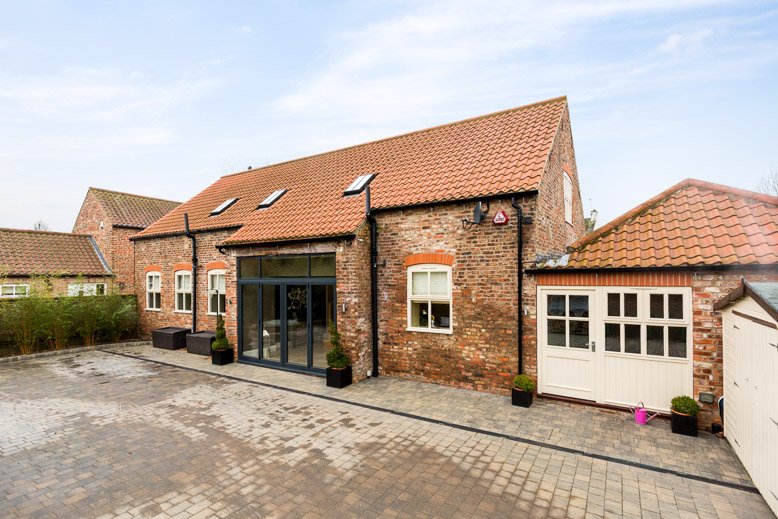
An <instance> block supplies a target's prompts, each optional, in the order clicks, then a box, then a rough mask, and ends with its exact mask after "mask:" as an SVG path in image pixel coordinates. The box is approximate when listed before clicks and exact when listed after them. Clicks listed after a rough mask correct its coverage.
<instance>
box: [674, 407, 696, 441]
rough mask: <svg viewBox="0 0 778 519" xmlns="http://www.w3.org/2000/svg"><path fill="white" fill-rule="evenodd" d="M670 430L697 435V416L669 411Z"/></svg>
mask: <svg viewBox="0 0 778 519" xmlns="http://www.w3.org/2000/svg"><path fill="white" fill-rule="evenodd" d="M670 430H672V431H673V432H674V433H675V434H684V435H686V436H697V417H696V416H691V415H688V414H682V413H676V412H675V411H672V410H671V412H670Z"/></svg>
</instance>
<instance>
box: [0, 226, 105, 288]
mask: <svg viewBox="0 0 778 519" xmlns="http://www.w3.org/2000/svg"><path fill="white" fill-rule="evenodd" d="M112 278H113V275H112V273H111V270H110V268H108V264H107V263H106V262H105V259H104V258H103V255H102V254H101V252H100V249H99V248H98V246H97V243H96V242H95V240H94V239H93V238H92V237H91V236H88V235H86V234H70V233H62V232H50V231H32V230H24V229H0V298H3V299H15V298H18V297H25V296H27V295H28V294H30V291H31V290H41V291H45V292H47V293H51V294H54V295H58V296H59V295H67V294H71V295H74V294H78V293H87V294H97V293H106V290H107V287H108V285H109V284H110V283H111V280H112Z"/></svg>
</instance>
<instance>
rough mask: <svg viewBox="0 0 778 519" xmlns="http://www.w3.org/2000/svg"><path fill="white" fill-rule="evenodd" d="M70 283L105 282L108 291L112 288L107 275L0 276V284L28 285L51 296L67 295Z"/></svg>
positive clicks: (31, 288)
mask: <svg viewBox="0 0 778 519" xmlns="http://www.w3.org/2000/svg"><path fill="white" fill-rule="evenodd" d="M70 283H105V288H106V289H107V290H108V291H110V290H112V283H113V279H112V278H111V277H109V276H86V277H76V276H38V277H34V278H29V277H10V278H0V284H9V285H30V290H31V291H37V292H38V293H40V294H45V295H51V296H66V295H68V284H70Z"/></svg>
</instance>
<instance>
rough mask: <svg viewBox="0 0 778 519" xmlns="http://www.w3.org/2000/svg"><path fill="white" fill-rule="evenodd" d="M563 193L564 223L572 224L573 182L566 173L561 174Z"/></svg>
mask: <svg viewBox="0 0 778 519" xmlns="http://www.w3.org/2000/svg"><path fill="white" fill-rule="evenodd" d="M562 177H563V184H564V185H563V191H564V199H565V222H567V223H569V224H572V223H573V181H572V179H570V175H568V174H567V172H566V171H565V172H563V174H562Z"/></svg>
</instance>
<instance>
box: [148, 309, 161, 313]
mask: <svg viewBox="0 0 778 519" xmlns="http://www.w3.org/2000/svg"><path fill="white" fill-rule="evenodd" d="M146 311H147V312H161V311H162V309H161V308H146Z"/></svg>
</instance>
